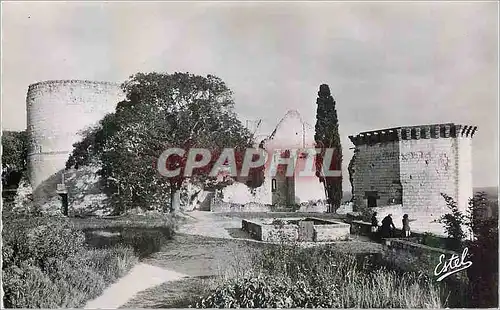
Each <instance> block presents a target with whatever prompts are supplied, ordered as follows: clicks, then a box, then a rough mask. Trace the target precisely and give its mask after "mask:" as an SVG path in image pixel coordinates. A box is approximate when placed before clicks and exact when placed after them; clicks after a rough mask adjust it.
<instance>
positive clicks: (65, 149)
mask: <svg viewBox="0 0 500 310" xmlns="http://www.w3.org/2000/svg"><path fill="white" fill-rule="evenodd" d="M123 99H124V94H123V92H122V90H121V88H120V85H119V84H115V83H108V82H93V81H77V80H62V81H45V82H40V83H36V84H32V85H30V86H29V88H28V93H27V96H26V107H27V126H28V128H27V131H28V143H29V155H28V168H29V173H30V182H31V184H32V186H33V188H36V187H37V186H38V185H39V184H40V183H41V182H42V181H44V180H46V179H47V178H48V177H50V176H51V175H53V174H54V173H55V172H57V171H59V170H60V169H63V168H64V166H65V163H66V160H67V158H68V155H69V154H70V152H71V151H72V149H73V144H74V143H75V142H77V141H78V140H79V139H80V135H79V132H80V131H81V130H83V129H85V128H87V127H88V126H90V125H93V124H96V123H97V122H98V121H99V120H100V119H102V118H103V117H104V115H106V114H107V113H110V112H114V110H115V107H116V105H117V103H118V102H119V101H121V100H123Z"/></svg>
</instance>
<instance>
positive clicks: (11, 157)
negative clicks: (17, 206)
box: [2, 131, 28, 189]
mask: <svg viewBox="0 0 500 310" xmlns="http://www.w3.org/2000/svg"><path fill="white" fill-rule="evenodd" d="M27 160H28V135H27V132H26V131H2V187H3V188H4V189H5V188H17V185H18V184H19V181H20V180H21V178H22V176H23V175H24V174H25V173H26V170H27Z"/></svg>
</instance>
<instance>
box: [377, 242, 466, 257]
mask: <svg viewBox="0 0 500 310" xmlns="http://www.w3.org/2000/svg"><path fill="white" fill-rule="evenodd" d="M384 241H385V244H386V245H387V246H388V247H389V248H391V249H398V250H405V251H408V252H411V253H413V254H416V255H422V254H425V253H428V254H435V255H441V254H445V255H446V256H447V257H450V256H452V255H454V254H455V255H458V253H457V252H454V251H449V250H444V249H440V248H434V247H430V246H427V245H423V244H418V243H415V242H410V241H407V240H402V239H397V238H391V239H384Z"/></svg>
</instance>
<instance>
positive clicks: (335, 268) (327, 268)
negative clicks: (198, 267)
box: [193, 245, 444, 308]
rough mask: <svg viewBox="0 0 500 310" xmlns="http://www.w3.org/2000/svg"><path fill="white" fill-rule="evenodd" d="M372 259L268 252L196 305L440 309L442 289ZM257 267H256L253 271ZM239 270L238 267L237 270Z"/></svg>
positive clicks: (323, 250)
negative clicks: (381, 266)
mask: <svg viewBox="0 0 500 310" xmlns="http://www.w3.org/2000/svg"><path fill="white" fill-rule="evenodd" d="M375 262H378V259H375V258H374V257H373V255H366V254H361V255H346V254H344V253H342V252H339V251H337V250H336V249H335V248H333V247H329V246H325V247H317V248H308V249H303V248H300V247H297V246H287V245H278V246H271V245H269V246H268V247H266V248H265V249H264V250H263V251H262V252H260V253H259V254H258V255H254V256H253V257H252V258H251V260H250V262H242V263H241V268H240V270H237V269H238V268H235V269H234V270H233V272H230V273H226V274H224V275H223V276H222V277H219V278H218V280H217V281H213V282H212V286H211V289H210V290H209V291H210V292H209V293H206V294H205V295H204V296H203V297H202V298H200V299H199V300H198V302H197V303H194V304H193V306H196V307H199V308H205V307H215V308H218V307H225V308H228V307H229V308H236V307H249V308H264V307H282V308H290V307H306V308H310V307H332V308H352V307H356V308H385V307H390V308H437V307H442V306H443V305H444V300H443V298H442V294H441V291H440V288H439V287H438V286H437V285H436V284H435V283H432V281H431V280H430V278H429V277H426V276H425V275H423V274H419V273H413V272H406V273H399V272H397V271H395V270H389V269H387V268H379V267H377V266H376V264H375ZM249 266H253V268H249ZM236 267H237V266H236Z"/></svg>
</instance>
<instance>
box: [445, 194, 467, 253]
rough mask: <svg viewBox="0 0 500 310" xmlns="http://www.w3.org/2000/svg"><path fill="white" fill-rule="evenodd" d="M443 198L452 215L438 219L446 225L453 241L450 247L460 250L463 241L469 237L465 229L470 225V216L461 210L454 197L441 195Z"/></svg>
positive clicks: (447, 214) (448, 214)
mask: <svg viewBox="0 0 500 310" xmlns="http://www.w3.org/2000/svg"><path fill="white" fill-rule="evenodd" d="M441 196H442V197H443V198H444V200H445V201H446V205H447V207H448V208H449V209H450V211H451V213H446V214H444V215H442V216H441V217H440V218H439V219H438V222H439V223H441V224H444V229H445V231H446V233H447V234H448V237H449V238H450V239H451V241H450V242H451V244H450V247H451V248H453V249H458V248H460V246H461V244H462V240H464V239H465V238H466V237H467V234H466V232H465V231H464V228H466V225H467V224H468V223H469V221H468V216H467V214H464V213H462V212H461V211H460V210H459V208H458V205H457V203H456V202H455V200H454V199H453V198H452V197H450V196H448V195H446V194H444V193H441Z"/></svg>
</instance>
